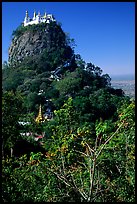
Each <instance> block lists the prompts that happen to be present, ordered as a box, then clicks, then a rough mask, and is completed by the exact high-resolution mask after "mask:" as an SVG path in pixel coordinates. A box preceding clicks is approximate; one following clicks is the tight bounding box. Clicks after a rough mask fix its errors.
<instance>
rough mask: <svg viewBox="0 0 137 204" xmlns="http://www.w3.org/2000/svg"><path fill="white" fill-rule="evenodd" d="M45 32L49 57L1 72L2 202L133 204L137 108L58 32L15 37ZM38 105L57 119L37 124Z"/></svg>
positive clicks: (19, 32) (52, 28)
mask: <svg viewBox="0 0 137 204" xmlns="http://www.w3.org/2000/svg"><path fill="white" fill-rule="evenodd" d="M45 26H46V28H47V29H49V30H50V31H51V32H50V39H51V44H50V46H49V47H48V48H47V49H45V50H44V52H43V53H41V54H39V55H37V56H34V57H31V58H29V57H28V58H26V59H25V60H24V61H23V62H22V63H21V64H18V65H16V67H12V66H11V65H10V66H9V65H8V64H7V63H6V62H5V63H4V64H3V96H2V116H3V117H2V153H3V160H2V165H3V169H2V187H3V189H2V199H3V201H4V202H20V201H22V202H43V201H44V202H64V201H65V202H134V201H135V145H134V142H135V102H134V101H131V100H130V99H129V97H126V96H125V95H124V93H123V91H122V90H121V89H114V88H112V87H111V78H110V76H109V75H108V74H103V70H101V68H100V67H98V66H95V65H94V64H92V63H86V62H85V61H84V60H83V59H82V58H81V56H80V55H79V54H77V55H75V54H74V50H73V49H72V48H71V45H72V44H73V43H74V42H73V41H71V40H70V39H69V37H68V35H65V33H64V32H63V31H62V30H61V27H60V25H59V24H54V23H53V24H50V25H44V24H40V25H38V27H37V26H28V27H24V28H23V27H19V28H18V29H17V30H16V31H15V32H13V37H19V36H20V35H22V33H23V32H26V31H27V29H30V30H31V31H32V32H35V31H36V30H35V29H36V28H37V29H40V30H43V29H45ZM48 26H49V27H48ZM55 27H56V29H55ZM55 30H58V32H55ZM39 104H41V105H42V112H45V111H47V110H50V111H52V114H53V117H52V118H51V119H50V120H48V119H47V120H45V121H44V122H42V123H39V124H37V123H36V122H35V118H36V115H37V114H38V109H39ZM21 120H24V121H26V122H28V121H29V122H30V124H28V125H26V126H19V124H18V121H21ZM23 131H24V133H31V136H24V135H23V136H21V134H20V133H22V132H23ZM42 134H43V135H44V138H41V139H38V141H35V140H36V135H37V136H38V135H42ZM11 149H13V152H12V155H11V154H10V150H11Z"/></svg>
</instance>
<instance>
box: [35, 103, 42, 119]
mask: <svg viewBox="0 0 137 204" xmlns="http://www.w3.org/2000/svg"><path fill="white" fill-rule="evenodd" d="M35 121H36V122H37V123H39V122H42V121H43V117H42V110H41V104H40V106H39V113H38V116H37V117H36V119H35Z"/></svg>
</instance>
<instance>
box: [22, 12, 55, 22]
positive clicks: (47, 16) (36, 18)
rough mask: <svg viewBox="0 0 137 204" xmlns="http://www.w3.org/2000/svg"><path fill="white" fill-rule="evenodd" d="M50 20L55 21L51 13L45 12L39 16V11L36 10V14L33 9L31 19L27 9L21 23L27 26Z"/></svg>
mask: <svg viewBox="0 0 137 204" xmlns="http://www.w3.org/2000/svg"><path fill="white" fill-rule="evenodd" d="M51 21H56V20H55V18H54V17H53V15H52V14H46V13H45V14H44V16H41V14H40V12H38V15H36V12H35V11H34V14H33V19H31V18H30V17H29V14H28V11H26V16H25V19H24V22H23V23H24V26H28V25H33V24H39V23H50V22H51Z"/></svg>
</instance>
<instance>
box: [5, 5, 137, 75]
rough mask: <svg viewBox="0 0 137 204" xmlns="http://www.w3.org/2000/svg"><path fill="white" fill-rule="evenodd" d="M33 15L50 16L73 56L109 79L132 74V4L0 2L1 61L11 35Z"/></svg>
mask: <svg viewBox="0 0 137 204" xmlns="http://www.w3.org/2000/svg"><path fill="white" fill-rule="evenodd" d="M26 10H28V12H29V16H30V17H33V12H34V10H36V12H38V11H40V12H41V14H44V12H45V11H46V12H47V13H51V14H53V15H54V17H55V18H56V20H57V21H58V22H61V24H62V29H63V30H64V32H67V33H69V34H70V38H74V40H75V43H76V45H77V46H76V48H75V53H76V54H80V55H81V57H82V58H83V60H85V61H86V62H92V63H93V64H95V65H96V66H99V67H100V68H101V69H102V70H103V73H104V74H105V73H108V74H110V75H117V74H134V72H135V2H3V3H2V61H4V60H6V61H7V59H8V48H9V46H10V43H11V35H12V32H13V30H15V29H16V28H17V27H18V26H19V25H20V23H21V22H23V20H24V17H25V11H26Z"/></svg>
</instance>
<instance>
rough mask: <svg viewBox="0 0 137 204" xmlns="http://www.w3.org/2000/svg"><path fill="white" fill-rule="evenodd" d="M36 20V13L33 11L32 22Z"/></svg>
mask: <svg viewBox="0 0 137 204" xmlns="http://www.w3.org/2000/svg"><path fill="white" fill-rule="evenodd" d="M35 19H36V11H35V10H34V14H33V20H35Z"/></svg>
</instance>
